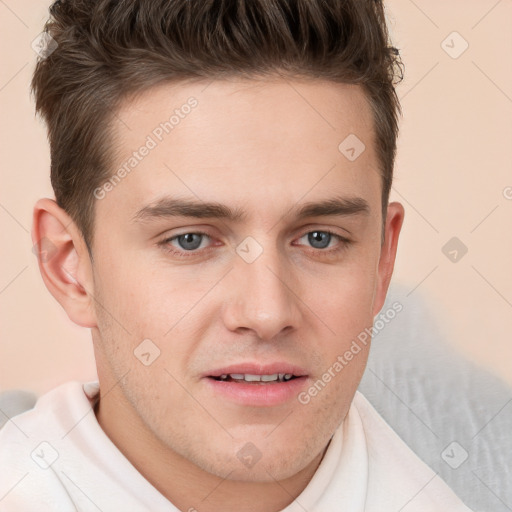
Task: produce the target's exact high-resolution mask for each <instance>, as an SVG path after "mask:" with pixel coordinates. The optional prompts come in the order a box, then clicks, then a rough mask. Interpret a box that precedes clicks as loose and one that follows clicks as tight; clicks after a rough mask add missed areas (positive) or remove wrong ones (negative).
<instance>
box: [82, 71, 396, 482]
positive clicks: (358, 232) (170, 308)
mask: <svg viewBox="0 0 512 512" xmlns="http://www.w3.org/2000/svg"><path fill="white" fill-rule="evenodd" d="M191 98H193V99H191ZM186 105H188V106H187V107H186ZM173 114H174V118H172V119H171V116H172V115H173ZM117 119H118V121H119V122H116V123H115V126H114V128H113V130H114V132H113V133H114V135H115V141H116V142H115V155H116V156H115V159H116V166H115V170H113V172H116V171H117V170H118V169H121V168H123V166H124V169H125V172H122V171H121V172H117V174H116V176H117V178H115V179H114V180H113V181H111V182H110V185H108V184H106V185H105V186H103V187H102V188H101V189H97V194H96V195H97V198H98V199H97V201H96V211H95V226H94V230H95V231H94V242H93V249H92V252H93V262H92V264H91V268H90V271H91V273H92V278H93V286H92V288H91V294H92V295H94V299H95V300H94V301H93V304H94V315H95V324H94V325H93V329H92V331H93V340H94V349H95V355H96V359H97V364H98V374H99V378H100V384H101V386H102V389H104V390H111V392H110V393H111V399H109V400H107V399H105V407H108V409H107V411H108V414H109V415H110V417H118V418H124V420H125V421H126V422H128V423H129V424H130V425H131V428H132V430H135V431H136V432H135V433H136V438H137V439H139V440H143V439H144V440H145V442H147V443H150V444H151V445H152V446H153V447H156V446H158V448H159V451H160V453H162V454H165V453H166V452H167V453H169V454H170V453H174V454H178V455H179V456H180V457H183V458H184V459H186V460H188V461H190V462H192V463H193V464H194V465H195V466H196V467H198V468H201V469H202V470H205V471H208V472H209V473H212V474H214V475H218V476H222V477H224V476H225V475H227V474H228V473H230V478H233V479H238V480H246V481H260V482H263V481H268V480H271V479H285V478H287V477H290V476H291V475H294V474H296V473H297V472H299V471H301V470H303V469H304V468H307V467H308V466H309V465H311V464H313V463H315V461H316V463H318V461H319V456H321V454H322V452H323V450H324V448H325V447H326V445H327V443H328V441H329V439H330V437H331V436H332V434H333V432H334V431H335V429H336V428H337V427H338V426H339V425H340V423H341V421H342V420H343V418H344V417H345V415H346V413H347V411H348V408H349V405H350V402H351V400H352V398H353V395H354V393H355V390H356V388H357V386H358V384H359V381H360V378H361V376H362V373H363V370H364V368H365V364H366V360H367V355H368V345H366V346H363V345H361V347H360V348H361V350H360V351H359V352H358V353H357V354H356V355H354V356H353V358H352V359H351V360H350V361H346V364H343V365H342V368H341V369H340V367H339V365H336V364H335V363H336V361H338V362H339V361H340V360H339V356H343V354H345V352H346V351H347V350H349V349H350V347H351V344H352V343H353V341H354V340H356V339H357V336H358V335H359V334H360V333H361V332H362V331H364V329H365V328H369V327H370V326H371V325H372V322H373V317H374V315H375V314H377V312H378V310H379V309H380V308H381V307H382V303H383V300H384V295H385V292H386V288H387V285H388V281H389V277H390V275H391V270H392V263H393V259H394V249H395V248H396V237H397V235H398V231H399V225H398V227H397V220H396V218H397V215H395V214H394V213H393V211H391V210H390V214H389V215H388V224H387V225H386V227H385V230H386V242H385V243H384V245H382V241H381V234H382V229H383V225H382V223H383V219H382V215H381V208H382V206H381V186H382V185H381V177H380V174H379V172H378V161H377V157H376V153H375V150H374V139H373V137H374V135H373V121H372V115H371V112H370V108H369V105H368V103H367V101H366V99H365V97H364V95H363V93H362V91H361V90H360V89H359V88H358V87H356V86H349V85H340V84H332V83H327V82H319V81H315V82H297V81H292V82H287V81H284V80H274V81H270V80H267V81H265V82H256V81H249V80H236V81H235V80H230V81H214V82H212V83H210V84H209V85H208V84H207V83H206V82H202V83H200V82H197V83H192V84H173V85H164V86H159V87H158V88H156V89H152V90H150V91H148V92H146V93H144V94H143V95H140V96H139V97H137V98H136V99H132V100H131V101H129V102H126V104H125V105H124V106H123V108H122V109H121V110H120V111H119V113H118V116H117ZM170 119H171V121H169V120H170ZM121 121H122V122H121ZM166 122H167V124H165V123H166ZM350 134H354V135H355V136H356V137H357V139H355V138H353V136H352V138H351V139H348V141H349V142H351V144H348V148H347V147H346V146H347V143H344V144H345V145H343V144H342V143H343V141H344V140H345V139H346V138H347V137H348V136H349V135H350ZM340 144H341V149H340ZM362 144H364V148H365V149H364V151H362V152H361V149H362V148H363V146H362ZM143 146H144V147H146V148H147V149H146V150H144V149H142V147H143ZM350 147H353V148H354V151H351V150H350ZM134 152H135V153H134ZM354 156H355V157H356V158H354ZM349 157H350V158H349ZM131 158H135V160H130V159H131ZM391 209H392V207H391ZM398 217H399V215H398ZM393 223H394V224H393ZM398 224H400V222H398ZM326 372H330V374H331V379H329V381H328V382H327V383H326V382H325V380H326V379H325V377H324V378H323V375H324V374H325V373H326ZM276 379H277V381H276ZM319 380H320V381H322V382H323V384H321V385H319V384H318V381H319ZM315 383H316V392H315V391H312V390H311V389H312V387H315ZM114 396H115V398H116V399H115V400H114V399H112V397H114ZM141 442H142V441H141ZM254 461H256V462H254Z"/></svg>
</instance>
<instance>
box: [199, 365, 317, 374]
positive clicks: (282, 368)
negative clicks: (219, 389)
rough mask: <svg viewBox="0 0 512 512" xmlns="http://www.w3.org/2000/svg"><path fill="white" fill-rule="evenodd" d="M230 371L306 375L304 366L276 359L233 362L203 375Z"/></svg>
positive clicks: (236, 372)
mask: <svg viewBox="0 0 512 512" xmlns="http://www.w3.org/2000/svg"><path fill="white" fill-rule="evenodd" d="M230 373H235V374H244V375H247V374H249V375H274V374H276V373H285V374H286V373H289V374H292V375H294V376H295V377H303V376H306V375H307V372H306V370H305V369H304V368H301V367H300V366H296V365H294V364H290V363H286V362H280V361H276V362H274V363H266V364H264V363H250V362H246V363H235V364H231V365H229V366H224V367H222V368H216V369H215V370H210V371H209V372H207V373H205V374H204V375H203V377H220V376H221V375H228V374H230Z"/></svg>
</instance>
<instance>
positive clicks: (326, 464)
mask: <svg viewBox="0 0 512 512" xmlns="http://www.w3.org/2000/svg"><path fill="white" fill-rule="evenodd" d="M98 389H99V388H98V384H97V383H95V382H92V383H86V384H82V383H79V382H68V383H66V384H63V385H61V386H59V387H57V388H55V389H53V390H52V391H50V392H48V393H46V394H45V395H43V396H42V397H41V398H40V399H39V400H38V401H37V403H36V406H35V408H34V409H32V410H30V411H27V412H24V413H23V414H20V415H18V416H15V417H14V418H12V419H11V421H9V422H7V424H6V425H5V426H4V427H3V428H2V429H1V430H0V511H1V512H18V511H19V512H32V511H34V512H36V511H37V512H50V511H51V512H76V511H80V512H89V511H91V512H92V511H94V512H98V511H101V512H143V511H144V512H160V511H161V512H178V509H177V508H176V507H175V506H174V505H173V504H172V503H171V502H169V500H167V499H166V498H165V497H164V496H163V495H162V494H160V492H159V491H157V490H156V489H155V488H154V487H153V486H152V485H151V484H150V483H149V482H148V481H147V480H146V479H145V478H144V477H143V476H142V475H141V474H140V473H139V472H138V471H137V470H136V469H135V468H134V466H132V464H131V463H130V462H129V461H128V459H126V458H125V457H124V455H123V454H122V453H121V452H120V451H119V450H118V448H117V447H116V446H115V445H114V444H113V443H112V441H111V440H110V439H109V438H108V437H107V435H106V434H105V433H104V432H103V430H102V429H101V427H100V425H99V424H98V421H97V420H96V416H95V415H94V411H93V407H94V404H95V401H96V399H97V392H98ZM305 511H306V512H444V511H446V512H470V509H469V508H467V507H466V506H465V505H464V504H463V503H462V502H461V501H460V499H459V498H457V496H455V494H454V493H453V491H452V490H451V489H450V488H449V487H448V486H447V485H446V484H445V483H444V482H443V481H442V480H441V479H440V478H439V477H438V476H437V475H436V473H435V472H434V471H432V470H431V469H430V468H429V467H428V466H427V465H426V464H425V463H423V462H422V461H421V460H420V459H419V458H418V457H417V456H416V455H415V454H414V453H413V452H412V450H411V449H410V448H409V447H408V446H407V445H406V444H405V443H404V442H403V441H402V440H401V439H400V438H399V437H398V436H397V435H396V434H395V432H394V431H393V430H392V429H391V428H390V427H389V426H388V425H387V423H386V422H385V421H384V420H383V419H382V417H381V416H379V414H378V413H377V411H375V409H374V408H373V407H372V406H371V405H370V403H369V402H368V401H367V400H366V398H365V397H364V396H363V395H362V394H361V393H360V392H359V391H357V392H356V394H355V397H354V400H353V402H352V405H351V407H350V409H349V412H348V415H347V417H346V418H345V420H344V422H343V423H342V425H341V426H340V427H339V428H338V430H337V431H336V432H335V434H334V436H333V438H332V440H331V443H330V445H329V447H328V449H327V451H326V453H325V455H324V458H323V460H322V462H321V464H320V466H319V467H318V469H317V471H316V473H315V474H314V475H313V478H312V479H311V481H310V482H309V484H308V485H307V487H306V488H305V489H304V491H303V492H302V493H301V494H300V495H299V496H298V498H297V499H296V500H295V501H294V502H293V503H291V504H290V505H288V506H287V507H286V508H285V509H283V511H282V512H305Z"/></svg>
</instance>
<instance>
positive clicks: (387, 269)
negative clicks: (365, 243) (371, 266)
mask: <svg viewBox="0 0 512 512" xmlns="http://www.w3.org/2000/svg"><path fill="white" fill-rule="evenodd" d="M404 215H405V212H404V207H403V206H402V205H401V204H400V203H397V202H394V203H389V205H388V211H387V216H386V225H385V228H384V243H383V244H382V248H381V254H380V259H379V267H378V276H377V288H376V294H375V301H374V310H373V315H374V316H375V315H377V314H378V312H379V311H380V310H381V309H382V306H383V305H384V301H385V299H386V294H387V292H388V288H389V283H390V281H391V276H392V275H393V268H394V265H395V258H396V251H397V247H398V238H399V236H400V230H401V229H402V224H403V221H404Z"/></svg>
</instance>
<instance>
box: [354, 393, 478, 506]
mask: <svg viewBox="0 0 512 512" xmlns="http://www.w3.org/2000/svg"><path fill="white" fill-rule="evenodd" d="M353 409H354V412H353V414H355V413H357V416H358V417H359V418H360V423H361V426H362V429H363V431H364V436H365V439H366V445H367V454H368V496H369V499H370V501H371V502H372V503H373V501H375V503H374V504H373V506H374V508H372V504H370V503H369V504H368V505H369V508H368V510H383V509H386V508H385V507H383V504H384V503H389V506H397V507H398V509H400V507H406V506H407V507H408V506H410V507H411V509H413V510H418V511H422V512H423V511H425V512H430V511H432V512H434V511H436V512H438V511H440V510H449V511H450V512H471V511H470V509H469V508H467V507H466V506H465V505H464V504H463V502H462V501H461V500H460V499H459V498H458V497H457V496H456V495H455V493H454V492H453V491H452V490H451V489H450V488H449V487H448V485H447V484H446V483H445V482H444V481H443V480H442V479H441V478H440V477H439V476H438V475H437V473H436V472H434V471H433V470H432V469H431V468H430V467H429V466H428V465H427V464H425V463H424V462H423V461H422V460H421V459H420V458H419V457H418V456H417V455H416V454H415V453H414V452H413V451H412V450H411V449H410V448H409V447H408V446H407V445H406V444H405V442H404V441H403V440H402V439H401V438H400V437H399V436H398V435H397V434H396V432H395V431H394V430H393V429H392V428H391V427H390V426H389V425H388V424H387V423H386V422H385V421H384V419H383V418H382V417H381V416H380V415H379V413H378V412H377V411H376V410H375V408H374V407H373V406H372V405H371V404H370V402H368V400H367V399H366V398H365V397H364V395H362V393H360V392H359V391H356V394H355V396H354V400H353ZM372 496H374V498H372Z"/></svg>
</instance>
